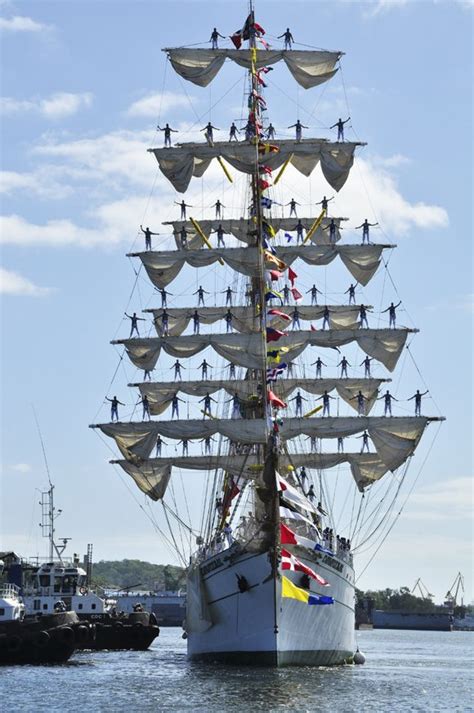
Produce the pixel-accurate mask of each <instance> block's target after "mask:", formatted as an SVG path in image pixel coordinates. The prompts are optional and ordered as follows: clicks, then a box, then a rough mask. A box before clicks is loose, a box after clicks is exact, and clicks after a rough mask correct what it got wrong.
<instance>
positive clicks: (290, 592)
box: [281, 575, 309, 604]
mask: <svg viewBox="0 0 474 713" xmlns="http://www.w3.org/2000/svg"><path fill="white" fill-rule="evenodd" d="M281 596H282V597H286V598H287V599H297V600H298V601H299V602H304V603H305V604H307V603H308V599H309V593H308V592H305V590H304V589H300V588H299V587H297V586H296V584H293V582H291V581H290V580H289V579H288V578H287V577H284V576H283V575H282V577H281Z"/></svg>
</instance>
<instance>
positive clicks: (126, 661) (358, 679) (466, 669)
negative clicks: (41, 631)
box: [0, 628, 474, 713]
mask: <svg viewBox="0 0 474 713" xmlns="http://www.w3.org/2000/svg"><path fill="white" fill-rule="evenodd" d="M357 640H358V644H359V647H360V649H361V651H363V652H364V653H365V655H366V658H367V661H366V664H365V665H363V666H344V667H338V668H332V669H312V668H288V669H280V670H275V669H252V668H249V667H228V666H218V665H215V666H212V665H204V664H196V663H189V662H188V661H187V660H186V642H185V641H183V639H182V638H181V630H180V629H174V628H171V629H162V630H161V635H160V637H159V638H158V639H156V641H155V642H154V644H153V645H152V648H151V649H150V650H149V651H143V652H134V651H130V652H107V651H104V652H92V653H88V652H81V653H76V654H75V655H74V656H73V658H72V659H71V660H70V661H69V662H68V663H67V664H64V665H61V666H38V667H34V666H23V667H22V666H17V667H3V668H2V669H1V670H0V689H1V693H0V695H1V707H2V710H11V711H15V712H16V713H17V712H18V711H31V712H33V711H34V712H35V713H37V712H38V711H65V710H67V711H70V712H75V711H81V712H82V711H84V710H88V711H90V712H93V713H95V711H114V712H116V711H140V712H142V711H215V712H216V713H217V712H219V713H225V712H226V711H256V710H257V711H260V710H261V711H278V710H288V711H322V712H325V711H328V712H329V711H331V713H335V712H338V711H358V712H362V711H363V712H364V713H366V712H367V711H378V712H380V711H390V713H394V712H396V711H473V710H474V703H473V701H474V685H473V684H474V673H473V671H474V668H473V651H474V633H473V632H429V631H428V632H420V631H360V632H357Z"/></svg>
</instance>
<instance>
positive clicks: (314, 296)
mask: <svg viewBox="0 0 474 713" xmlns="http://www.w3.org/2000/svg"><path fill="white" fill-rule="evenodd" d="M309 292H311V304H312V305H317V304H318V294H320V295H322V294H323V293H322V292H321V290H318V288H317V287H316V285H313V286H312V288H311V289H310V290H307V291H306V294H308V293H309Z"/></svg>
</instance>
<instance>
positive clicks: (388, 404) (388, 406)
mask: <svg viewBox="0 0 474 713" xmlns="http://www.w3.org/2000/svg"><path fill="white" fill-rule="evenodd" d="M382 399H383V400H384V410H383V415H384V416H387V415H389V416H391V415H392V400H393V401H398V399H396V398H395V396H392V394H391V393H390V391H389V390H388V389H387V391H386V392H385V393H384V394H382V396H379V398H378V399H377V401H381V400H382Z"/></svg>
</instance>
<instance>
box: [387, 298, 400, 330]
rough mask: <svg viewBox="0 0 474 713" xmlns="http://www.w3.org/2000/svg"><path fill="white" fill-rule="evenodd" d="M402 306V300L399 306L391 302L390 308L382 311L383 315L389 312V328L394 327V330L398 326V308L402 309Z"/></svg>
mask: <svg viewBox="0 0 474 713" xmlns="http://www.w3.org/2000/svg"><path fill="white" fill-rule="evenodd" d="M401 304H402V301H401V300H400V302H399V303H398V304H397V305H394V304H393V302H391V304H390V306H389V307H387V309H384V310H382V314H384V312H388V316H389V322H388V324H389V327H392V328H393V329H395V326H396V324H395V323H396V320H397V313H396V309H397V307H400V305H401Z"/></svg>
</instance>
